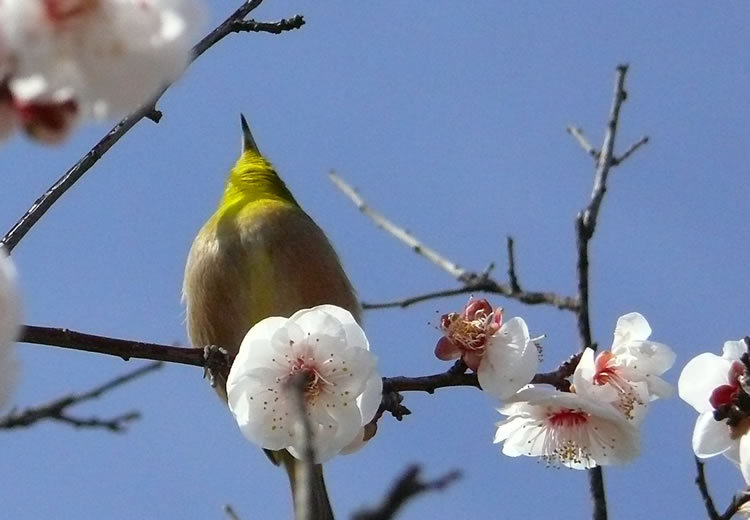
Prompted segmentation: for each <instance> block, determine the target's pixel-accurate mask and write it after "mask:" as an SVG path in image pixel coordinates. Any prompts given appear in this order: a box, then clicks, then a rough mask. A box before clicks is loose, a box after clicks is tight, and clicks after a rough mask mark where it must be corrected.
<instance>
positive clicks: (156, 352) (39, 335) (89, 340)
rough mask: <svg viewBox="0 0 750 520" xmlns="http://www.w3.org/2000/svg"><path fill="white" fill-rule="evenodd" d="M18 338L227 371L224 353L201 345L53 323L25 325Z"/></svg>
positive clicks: (73, 348)
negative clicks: (106, 333) (154, 340)
mask: <svg viewBox="0 0 750 520" xmlns="http://www.w3.org/2000/svg"><path fill="white" fill-rule="evenodd" d="M19 341H20V342H21V343H32V344H35V345H46V346H53V347H62V348H67V349H71V350H80V351H85V352H95V353H97V354H107V355H109V356H116V357H119V358H122V359H124V360H125V361H128V360H130V359H150V360H153V361H167V362H169V363H178V364H181V365H192V366H196V367H204V368H209V369H211V370H213V371H217V373H223V371H227V372H228V370H229V367H230V366H231V364H232V363H231V361H232V360H231V359H227V358H226V357H224V358H223V359H222V356H219V355H214V356H209V357H206V356H205V354H204V352H203V349H198V348H190V347H176V346H173V345H163V344H159V343H146V342H143V341H131V340H127V339H119V338H110V337H108V336H97V335H95V334H86V333H84V332H77V331H74V330H70V329H56V328H53V327H37V326H33V325H26V326H24V329H23V331H22V333H21V339H20V340H19Z"/></svg>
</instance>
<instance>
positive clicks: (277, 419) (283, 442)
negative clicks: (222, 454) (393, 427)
mask: <svg viewBox="0 0 750 520" xmlns="http://www.w3.org/2000/svg"><path fill="white" fill-rule="evenodd" d="M299 373H304V374H306V375H307V377H308V383H307V385H306V387H305V403H306V406H307V414H308V417H309V419H310V422H311V424H312V426H313V432H314V438H313V445H314V448H315V453H316V457H317V462H323V461H325V460H327V459H329V458H331V457H333V456H334V455H336V454H338V453H339V452H341V451H342V450H344V449H345V448H347V447H349V449H352V448H355V449H356V447H357V445H358V444H359V443H360V442H361V441H363V440H364V438H360V437H362V436H363V433H364V432H363V426H365V425H366V424H367V423H369V422H370V421H371V420H372V418H373V417H374V416H375V413H376V412H377V410H378V407H379V405H380V401H381V394H382V389H383V383H382V379H381V378H380V375H379V374H378V372H377V370H376V358H375V356H373V355H372V354H371V353H370V352H369V343H368V341H367V338H366V337H365V334H364V332H363V331H362V329H361V328H360V327H359V325H358V324H357V322H356V321H355V320H354V318H353V316H352V315H351V313H349V312H348V311H346V310H344V309H342V308H340V307H336V306H333V305H320V306H317V307H314V308H312V309H303V310H301V311H298V312H296V313H295V314H294V315H292V316H291V317H290V318H279V317H271V318H266V319H265V320H262V321H260V322H259V323H257V324H256V325H255V326H254V327H253V328H252V329H250V331H249V332H248V333H247V335H246V336H245V339H244V340H243V341H242V345H241V346H240V351H239V353H238V354H237V357H236V358H235V360H234V364H233V365H232V369H231V371H230V373H229V378H228V380H227V394H228V400H229V407H230V409H231V410H232V413H233V414H234V416H235V419H236V420H237V424H238V425H239V427H240V429H241V430H242V433H243V434H244V435H245V437H247V439H249V440H250V441H252V442H254V443H256V444H258V445H260V446H261V447H263V448H266V449H271V450H280V449H288V450H289V452H290V453H292V455H294V456H295V457H298V456H299V446H300V441H301V438H300V437H299V432H298V428H296V427H295V424H296V420H295V412H294V410H293V409H292V407H291V405H292V401H290V394H289V392H291V391H292V389H290V388H289V385H288V384H287V382H288V381H289V379H290V377H292V376H294V375H295V374H299Z"/></svg>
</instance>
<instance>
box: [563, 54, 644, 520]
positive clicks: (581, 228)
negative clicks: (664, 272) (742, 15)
mask: <svg viewBox="0 0 750 520" xmlns="http://www.w3.org/2000/svg"><path fill="white" fill-rule="evenodd" d="M627 72H628V66H627V65H619V66H618V67H617V71H616V75H615V87H614V96H613V99H612V107H611V109H610V112H609V119H608V121H607V130H606V132H605V134H604V142H603V143H602V147H601V150H600V151H598V152H597V151H596V150H594V148H593V147H592V146H591V145H590V144H589V143H588V141H586V140H585V138H584V137H583V133H582V131H581V130H580V129H578V128H576V127H569V128H568V131H569V132H570V133H571V135H573V137H575V139H576V140H577V141H578V143H579V144H580V145H581V147H582V148H583V149H584V150H585V151H586V152H587V153H588V154H589V155H591V156H592V157H593V158H594V160H595V163H596V168H595V172H594V186H593V188H592V191H591V198H590V200H589V203H588V205H587V206H586V207H585V208H584V209H583V210H581V211H580V212H579V213H578V215H577V217H576V251H577V256H578V259H577V261H576V272H577V277H578V303H579V306H578V309H577V311H576V316H577V324H578V334H579V336H580V338H581V346H580V351H581V352H583V351H584V350H586V349H587V348H591V349H596V345H595V344H594V342H593V340H592V337H591V318H590V312H589V241H590V240H591V238H592V237H593V236H594V231H595V230H596V224H597V218H598V216H599V209H600V208H601V204H602V201H603V200H604V194H605V193H606V191H607V179H608V177H609V173H610V170H611V169H612V168H613V167H614V166H617V165H618V164H620V163H621V162H622V160H624V159H626V158H627V157H629V156H630V155H631V154H632V153H633V152H635V151H636V150H637V149H638V148H639V147H641V146H642V145H643V144H645V143H646V142H648V138H647V137H644V138H642V139H640V140H639V141H638V142H636V143H635V144H634V145H632V146H631V147H630V148H628V150H627V151H626V152H625V153H624V154H623V155H622V157H621V158H620V159H617V158H616V157H615V153H614V150H615V138H616V136H617V127H618V124H619V120H620V109H621V108H622V103H623V102H624V101H625V100H626V99H627V92H626V91H625V76H626V74H627ZM589 487H590V491H591V498H592V500H593V502H594V513H593V518H594V520H607V502H606V497H605V492H604V474H603V472H602V468H601V467H598V466H597V467H595V468H593V469H591V470H589Z"/></svg>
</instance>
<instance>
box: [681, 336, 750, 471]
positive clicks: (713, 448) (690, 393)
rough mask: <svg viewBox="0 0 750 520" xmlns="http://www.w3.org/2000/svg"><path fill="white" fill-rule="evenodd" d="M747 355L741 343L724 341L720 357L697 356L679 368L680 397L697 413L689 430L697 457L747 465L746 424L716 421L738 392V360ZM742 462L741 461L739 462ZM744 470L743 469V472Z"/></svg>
mask: <svg viewBox="0 0 750 520" xmlns="http://www.w3.org/2000/svg"><path fill="white" fill-rule="evenodd" d="M746 352H747V344H746V343H745V341H744V340H739V341H727V342H726V343H724V348H723V352H722V355H721V356H717V355H715V354H712V353H710V352H705V353H703V354H699V355H698V356H696V357H694V358H693V359H691V360H690V361H689V362H688V363H687V364H686V365H685V368H683V369H682V373H681V374H680V379H679V381H678V383H677V388H678V392H679V395H680V398H682V400H683V401H685V402H686V403H688V404H689V405H690V406H692V407H693V408H695V410H696V411H697V412H698V413H699V414H700V415H699V416H698V420H697V421H696V423H695V429H694V430H693V442H692V444H693V451H694V452H695V454H696V456H698V457H701V458H708V457H713V456H715V455H719V454H723V455H725V456H726V457H727V458H729V459H730V460H732V461H734V462H735V463H737V464H741V462H742V464H741V466H743V465H745V464H747V463H750V452H748V453H746V455H745V456H743V453H744V452H746V451H749V450H748V448H750V446H745V448H744V449H743V446H741V443H742V444H745V445H746V444H748V440H750V439H748V436H747V435H746V433H747V421H741V422H740V423H739V424H732V425H730V424H729V421H728V419H727V418H726V417H725V418H722V419H721V420H718V421H717V420H716V419H715V418H714V417H715V414H719V413H721V412H723V411H726V409H727V408H728V407H730V406H732V404H733V400H734V398H735V397H737V396H738V394H739V393H740V391H741V384H742V379H743V378H744V376H745V365H744V364H743V363H742V362H741V361H740V358H741V357H742V354H744V353H746ZM743 459H744V462H743ZM743 471H744V470H743Z"/></svg>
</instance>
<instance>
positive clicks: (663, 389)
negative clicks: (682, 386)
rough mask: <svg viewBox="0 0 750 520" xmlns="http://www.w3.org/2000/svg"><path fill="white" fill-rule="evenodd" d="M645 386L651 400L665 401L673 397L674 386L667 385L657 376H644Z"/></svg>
mask: <svg viewBox="0 0 750 520" xmlns="http://www.w3.org/2000/svg"><path fill="white" fill-rule="evenodd" d="M646 384H647V385H648V392H649V394H650V395H651V400H654V399H656V398H662V399H666V398H668V397H672V396H673V395H674V386H672V385H671V384H669V383H667V382H666V381H664V380H663V379H662V378H661V377H659V376H653V375H649V376H646Z"/></svg>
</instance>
